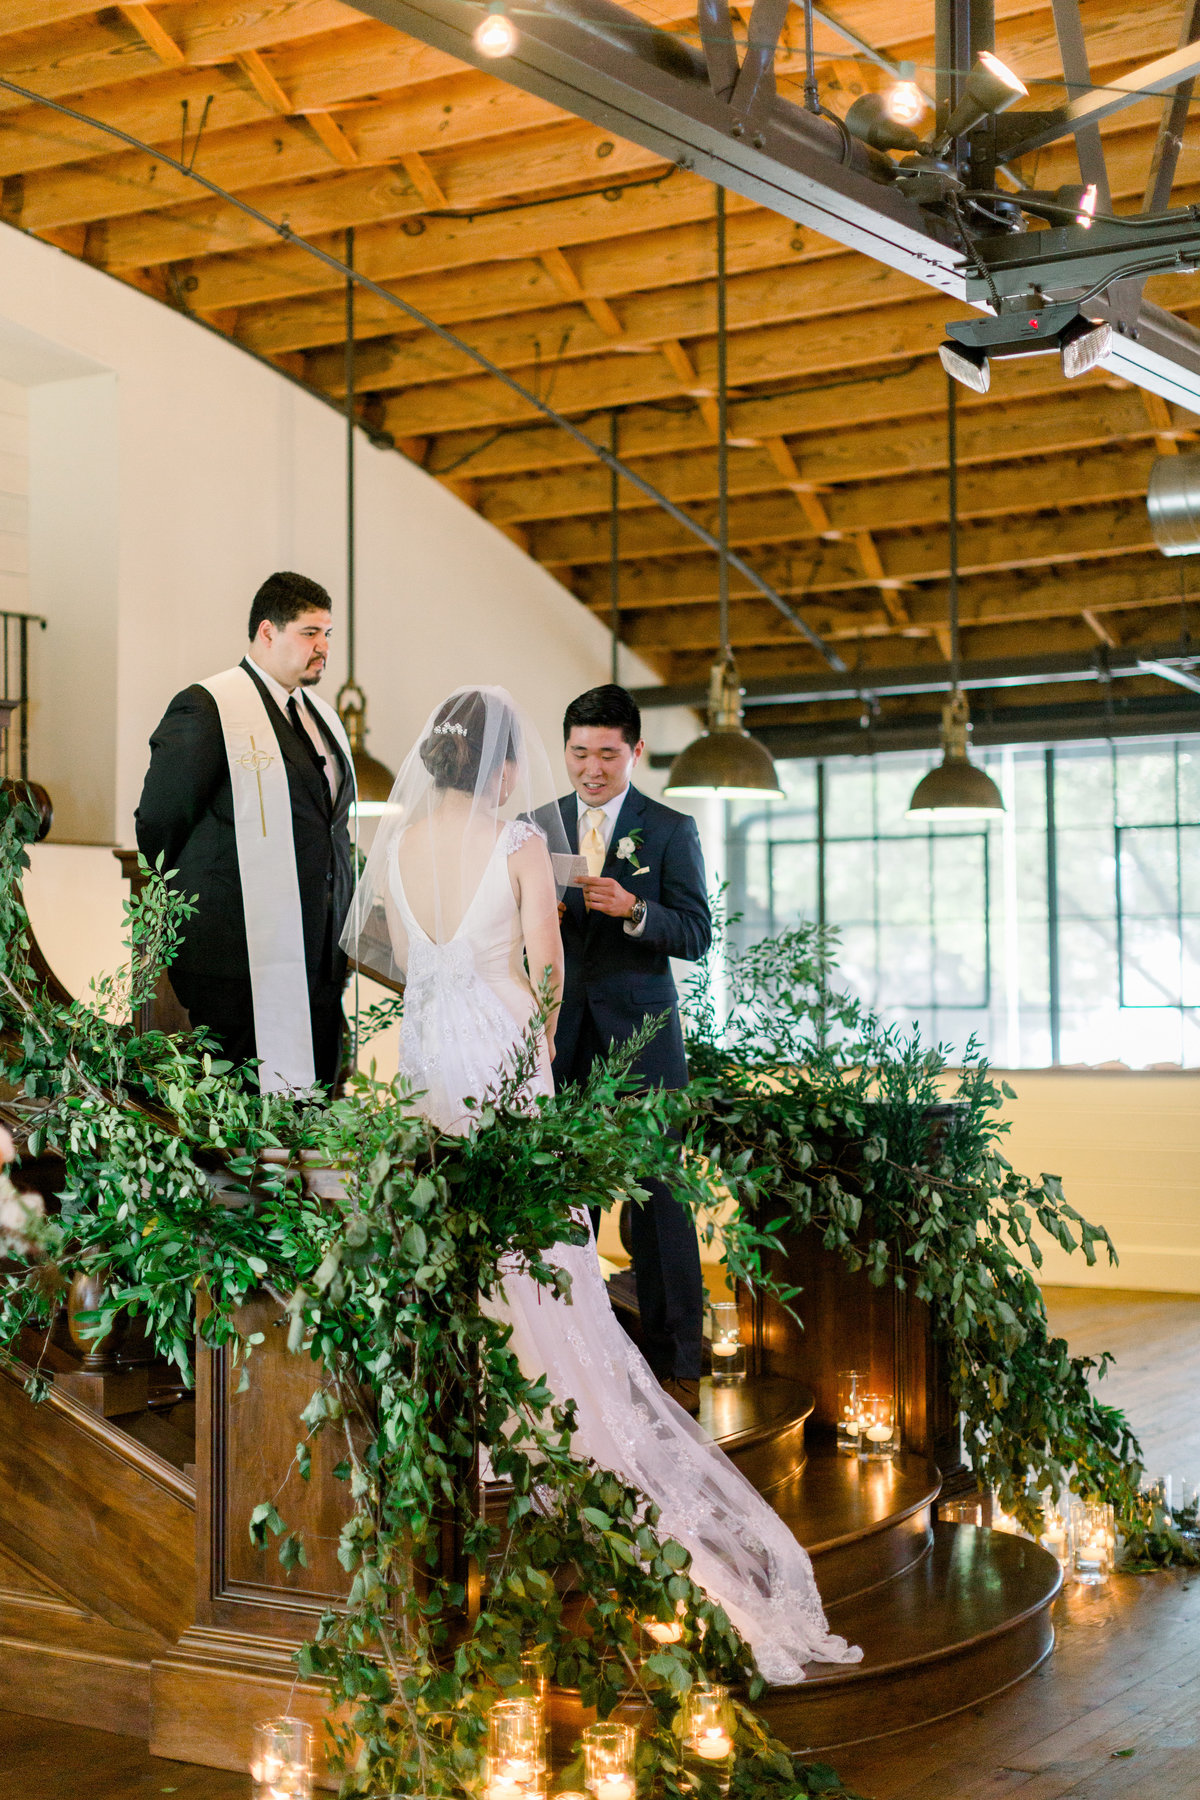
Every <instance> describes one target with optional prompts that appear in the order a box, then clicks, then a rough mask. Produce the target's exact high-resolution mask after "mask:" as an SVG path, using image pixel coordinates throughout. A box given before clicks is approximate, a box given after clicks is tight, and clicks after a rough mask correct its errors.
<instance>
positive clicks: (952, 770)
mask: <svg viewBox="0 0 1200 1800" xmlns="http://www.w3.org/2000/svg"><path fill="white" fill-rule="evenodd" d="M970 732H971V720H970V714H969V712H968V710H967V698H966V695H965V694H963V693H960V692H956V693H955V694H954V695H953V697H952V698H951V699H950V700H949V701H947V703H946V707H945V710H944V711H943V713H942V760H941V762H940V763H939V764H938V766H937V768H936V769H930V771H929V773H928V775H924V776H922V778H921V780H920V781H918V783H917V785H916V788H915V790H914V792H913V797H912V799H911V800H910V801H909V803H908V816H909V818H910V819H923V818H927V817H928V816H929V815H930V814H933V813H936V814H937V816H938V817H939V818H942V819H994V818H995V816H996V814H997V813H1002V812H1003V811H1004V798H1003V796H1002V794H1001V792H1000V789H999V788H998V787H997V786H996V784H995V782H994V781H993V780H992V778H991V776H990V775H989V774H987V772H986V771H985V770H983V769H980V768H977V767H976V766H975V764H974V763H973V762H972V761H971V760H970V758H969V757H968V755H967V739H968V737H969V736H970Z"/></svg>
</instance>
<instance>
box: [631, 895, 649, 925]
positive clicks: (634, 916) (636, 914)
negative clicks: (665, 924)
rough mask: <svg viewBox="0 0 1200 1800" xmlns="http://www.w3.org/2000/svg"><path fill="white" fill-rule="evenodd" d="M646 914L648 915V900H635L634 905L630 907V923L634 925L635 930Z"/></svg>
mask: <svg viewBox="0 0 1200 1800" xmlns="http://www.w3.org/2000/svg"><path fill="white" fill-rule="evenodd" d="M645 916H646V902H645V901H644V900H635V901H634V903H633V905H632V906H631V907H630V909H629V923H630V924H631V925H632V926H633V929H634V930H635V931H636V930H637V928H638V926H639V925H640V924H641V922H642V920H643V919H644V918H645Z"/></svg>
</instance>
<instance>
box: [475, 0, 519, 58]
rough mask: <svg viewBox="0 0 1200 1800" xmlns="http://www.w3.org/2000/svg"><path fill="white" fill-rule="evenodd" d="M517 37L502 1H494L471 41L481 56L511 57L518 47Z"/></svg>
mask: <svg viewBox="0 0 1200 1800" xmlns="http://www.w3.org/2000/svg"><path fill="white" fill-rule="evenodd" d="M517 36H518V33H517V28H516V26H515V25H514V24H513V22H512V20H511V19H510V18H509V16H508V14H507V13H506V12H505V10H504V6H503V3H502V0H492V4H491V5H490V6H489V7H488V9H487V12H486V13H485V14H484V16H483V18H482V19H480V21H479V23H478V25H477V26H476V27H475V30H474V31H473V33H472V34H471V41H472V43H473V44H474V45H475V48H476V49H477V50H478V52H479V54H480V56H492V57H495V56H511V55H512V53H513V51H514V50H515V49H516V47H517Z"/></svg>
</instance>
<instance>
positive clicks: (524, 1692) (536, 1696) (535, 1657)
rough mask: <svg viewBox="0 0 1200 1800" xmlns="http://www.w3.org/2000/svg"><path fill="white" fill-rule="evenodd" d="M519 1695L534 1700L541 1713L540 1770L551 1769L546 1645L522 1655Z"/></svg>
mask: <svg viewBox="0 0 1200 1800" xmlns="http://www.w3.org/2000/svg"><path fill="white" fill-rule="evenodd" d="M518 1693H519V1695H520V1697H521V1698H522V1699H527V1700H532V1701H533V1702H534V1703H535V1705H536V1706H537V1707H538V1708H539V1709H540V1711H541V1718H542V1736H541V1755H540V1759H539V1764H540V1770H541V1773H542V1774H543V1775H546V1774H547V1773H548V1771H549V1768H550V1652H549V1650H548V1648H547V1646H546V1645H545V1644H534V1645H533V1646H532V1647H531V1648H530V1649H528V1650H524V1651H522V1653H521V1681H520V1685H519V1688H518Z"/></svg>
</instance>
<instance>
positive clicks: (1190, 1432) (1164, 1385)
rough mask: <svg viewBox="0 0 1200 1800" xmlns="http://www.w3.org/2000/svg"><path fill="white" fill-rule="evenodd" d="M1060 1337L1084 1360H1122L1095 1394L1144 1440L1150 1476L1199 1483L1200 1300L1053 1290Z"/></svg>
mask: <svg viewBox="0 0 1200 1800" xmlns="http://www.w3.org/2000/svg"><path fill="white" fill-rule="evenodd" d="M1045 1294H1046V1310H1047V1312H1048V1313H1049V1315H1050V1324H1051V1327H1052V1329H1053V1330H1054V1331H1056V1332H1058V1333H1059V1334H1060V1335H1061V1336H1062V1337H1065V1338H1066V1340H1067V1342H1068V1343H1069V1344H1070V1346H1071V1349H1072V1350H1073V1351H1074V1352H1075V1353H1076V1354H1077V1355H1080V1354H1082V1355H1088V1356H1094V1355H1097V1354H1098V1353H1099V1352H1100V1351H1102V1350H1111V1351H1112V1353H1113V1355H1114V1356H1115V1358H1116V1361H1115V1362H1114V1364H1113V1366H1112V1367H1111V1368H1110V1370H1109V1371H1108V1374H1107V1375H1106V1376H1105V1377H1104V1379H1103V1381H1101V1382H1100V1383H1099V1384H1098V1385H1097V1388H1096V1392H1097V1393H1098V1395H1099V1396H1100V1398H1101V1399H1102V1400H1104V1401H1106V1402H1107V1403H1108V1405H1110V1406H1120V1407H1122V1408H1124V1410H1125V1412H1126V1413H1127V1414H1128V1416H1129V1419H1130V1422H1131V1423H1132V1425H1133V1428H1134V1430H1135V1431H1136V1432H1137V1434H1138V1437H1139V1438H1140V1439H1141V1444H1142V1453H1143V1457H1144V1460H1145V1464H1146V1467H1147V1469H1148V1470H1149V1471H1150V1472H1151V1473H1152V1474H1155V1475H1162V1474H1167V1473H1168V1472H1173V1473H1175V1474H1177V1475H1184V1476H1186V1477H1187V1478H1188V1480H1190V1481H1200V1407H1198V1406H1197V1404H1196V1394H1197V1388H1198V1387H1200V1295H1196V1294H1142V1293H1129V1292H1125V1291H1122V1290H1120V1289H1115V1288H1113V1289H1108V1290H1105V1289H1103V1288H1065V1287H1048V1288H1047V1289H1046V1290H1045Z"/></svg>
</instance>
